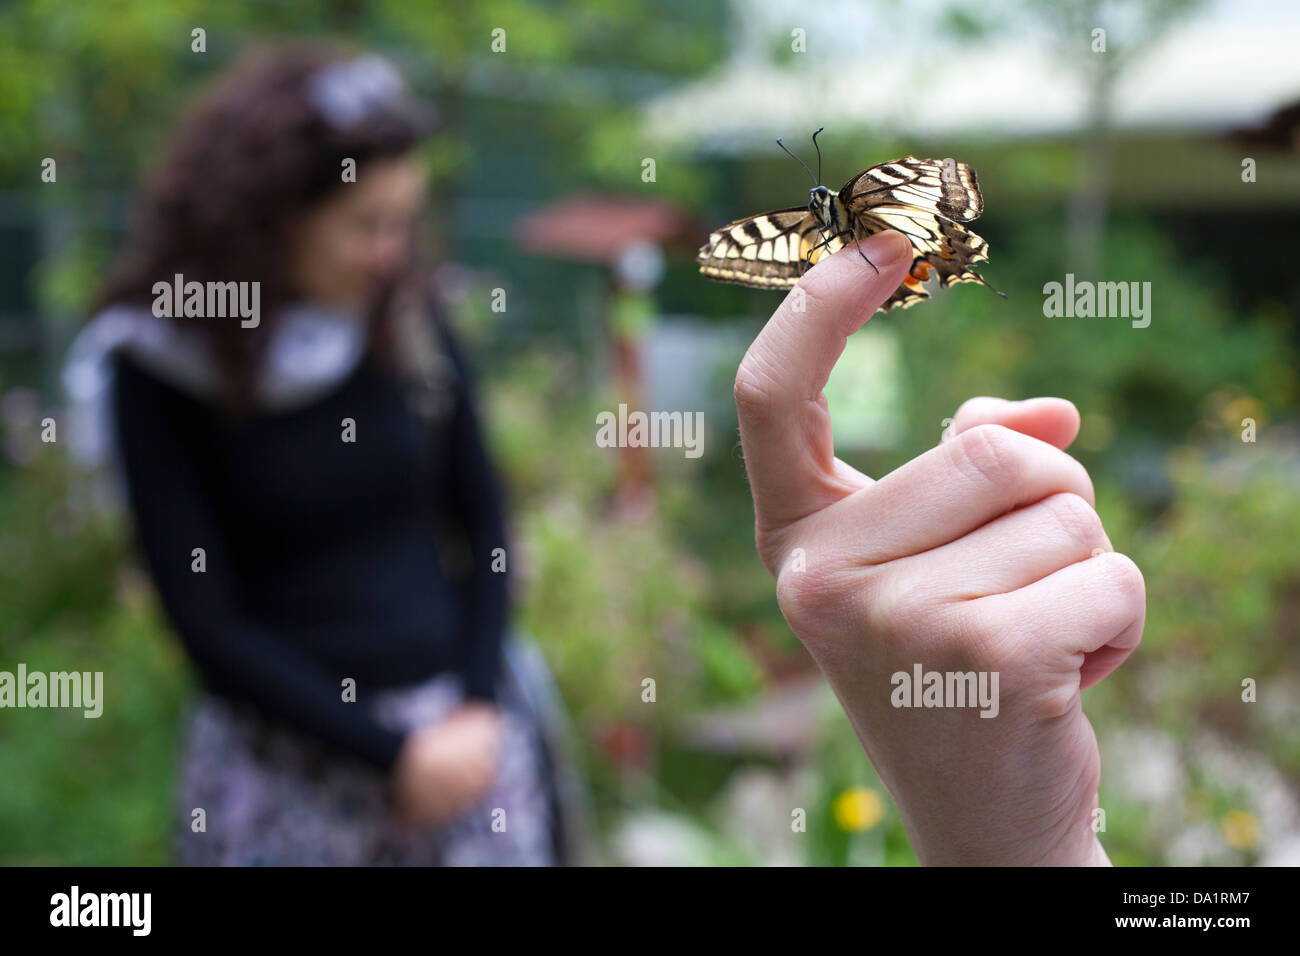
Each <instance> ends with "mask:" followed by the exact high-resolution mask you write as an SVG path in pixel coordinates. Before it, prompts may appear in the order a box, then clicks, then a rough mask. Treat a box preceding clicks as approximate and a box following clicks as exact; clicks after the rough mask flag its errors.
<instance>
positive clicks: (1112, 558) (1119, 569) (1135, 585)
mask: <svg viewBox="0 0 1300 956" xmlns="http://www.w3.org/2000/svg"><path fill="white" fill-rule="evenodd" d="M1106 558H1107V561H1106V566H1107V568H1108V569H1109V570H1110V575H1111V580H1112V583H1113V586H1114V587H1115V588H1116V589H1117V590H1118V591H1119V592H1120V594H1122V595H1123V596H1124V597H1125V598H1126V599H1127V600H1129V601H1130V602H1132V603H1133V604H1134V605H1135V606H1137V605H1141V606H1145V605H1146V595H1147V585H1146V580H1145V579H1144V578H1143V577H1142V571H1141V569H1140V568H1138V566H1137V563H1136V562H1135V561H1134V560H1133V559H1132V558H1130V557H1129V556H1128V555H1126V554H1119V553H1108V554H1107V555H1106Z"/></svg>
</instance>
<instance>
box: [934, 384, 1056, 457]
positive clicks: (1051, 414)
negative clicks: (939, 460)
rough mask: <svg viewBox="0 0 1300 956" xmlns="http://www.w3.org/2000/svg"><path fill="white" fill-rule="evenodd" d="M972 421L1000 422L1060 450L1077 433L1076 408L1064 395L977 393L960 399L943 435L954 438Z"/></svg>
mask: <svg viewBox="0 0 1300 956" xmlns="http://www.w3.org/2000/svg"><path fill="white" fill-rule="evenodd" d="M976 425H1002V426H1004V427H1006V428H1010V429H1011V430H1012V431H1017V432H1020V433H1021V434H1022V435H1028V436H1029V437H1030V438H1037V439H1038V440H1039V441H1044V442H1047V443H1048V444H1049V445H1055V446H1056V447H1057V448H1060V449H1061V450H1062V451H1064V450H1065V449H1066V448H1068V447H1069V445H1070V443H1071V442H1072V441H1074V439H1075V437H1076V436H1077V435H1078V434H1079V410H1078V409H1077V408H1075V407H1074V403H1073V402H1069V401H1066V400H1065V399H1064V398H1027V399H1025V400H1024V401H1019V402H1012V401H1008V400H1007V399H1005V398H990V397H988V396H980V397H979V398H971V399H968V400H967V401H965V402H963V403H962V406H961V408H959V409H957V414H956V415H954V416H953V419H952V429H951V431H950V432H949V433H948V434H946V435H945V436H944V438H945V439H947V438H955V437H956V436H957V435H959V434H961V433H962V432H964V431H966V430H968V429H971V428H974V427H975V426H976Z"/></svg>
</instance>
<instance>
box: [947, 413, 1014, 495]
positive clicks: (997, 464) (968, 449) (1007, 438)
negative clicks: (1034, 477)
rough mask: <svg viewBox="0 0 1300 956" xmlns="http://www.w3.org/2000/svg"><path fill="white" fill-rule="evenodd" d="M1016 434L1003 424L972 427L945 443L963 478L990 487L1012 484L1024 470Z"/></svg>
mask: <svg viewBox="0 0 1300 956" xmlns="http://www.w3.org/2000/svg"><path fill="white" fill-rule="evenodd" d="M1015 435H1016V433H1015V432H1013V431H1012V430H1011V429H1009V428H1006V427H1005V426H1003V425H976V426H975V427H974V428H970V429H967V430H966V431H964V432H962V433H961V434H960V435H958V436H957V440H956V441H953V442H949V443H948V447H949V448H950V449H951V450H950V451H949V454H950V455H951V456H953V457H954V459H955V461H954V464H955V465H956V467H957V468H958V469H959V470H960V471H961V472H962V473H963V474H965V475H967V476H968V477H972V478H977V479H980V480H982V481H984V482H987V483H988V484H991V485H1009V484H1014V483H1015V482H1016V481H1017V480H1018V479H1019V477H1020V475H1021V473H1022V471H1023V469H1024V451H1023V448H1022V446H1021V444H1020V443H1019V442H1018V441H1017V440H1016V437H1015Z"/></svg>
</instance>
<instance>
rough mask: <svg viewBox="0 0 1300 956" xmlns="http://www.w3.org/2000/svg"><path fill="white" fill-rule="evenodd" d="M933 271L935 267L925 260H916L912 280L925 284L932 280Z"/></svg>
mask: <svg viewBox="0 0 1300 956" xmlns="http://www.w3.org/2000/svg"><path fill="white" fill-rule="evenodd" d="M933 271H934V266H932V265H930V263H928V262H926V261H925V260H924V259H918V260H916V264H915V265H913V266H912V278H913V279H917V280H919V281H921V282H924V281H925V280H927V279H928V278H930V273H932V272H933Z"/></svg>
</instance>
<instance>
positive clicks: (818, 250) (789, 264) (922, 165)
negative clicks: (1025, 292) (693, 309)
mask: <svg viewBox="0 0 1300 956" xmlns="http://www.w3.org/2000/svg"><path fill="white" fill-rule="evenodd" d="M820 132H821V130H820V129H819V130H817V133H820ZM817 133H813V145H814V146H816V145H817ZM777 145H779V146H780V147H781V148H782V149H785V145H784V144H783V143H782V142H781V141H780V140H779V139H778V140H777ZM786 152H787V153H789V152H790V151H789V150H788V149H786ZM790 155H791V156H794V154H793V153H790ZM794 158H795V159H796V160H798V159H799V158H798V157H797V156H794ZM799 163H800V165H802V166H803V167H804V169H806V170H808V175H809V176H812V170H809V169H808V167H807V166H806V165H804V164H803V161H802V160H799ZM817 168H818V175H817V176H816V177H814V179H813V181H814V184H815V185H814V186H813V188H812V189H810V190H809V196H810V201H809V203H808V205H807V207H803V206H796V207H794V208H793V209H778V210H775V211H774V212H767V213H763V214H762V215H759V216H750V217H748V218H746V219H737V220H736V221H735V222H732V223H728V224H727V225H725V226H723V227H722V228H721V229H718V230H716V231H714V232H713V233H712V234H711V235H710V236H709V241H708V242H706V243H705V244H704V245H703V246H701V247H700V251H699V254H698V255H697V256H696V261H697V262H698V263H699V264H700V272H701V273H702V274H703V275H705V276H707V277H708V278H710V279H716V280H717V281H719V282H730V283H733V284H735V285H743V286H750V287H751V288H755V289H789V288H792V287H793V286H794V285H795V283H796V282H798V281H799V277H800V276H801V275H803V274H804V273H805V272H807V271H808V270H809V269H810V268H812V267H813V266H814V265H816V264H817V263H818V262H820V261H821V259H822V258H823V257H825V256H829V255H831V254H832V253H835V252H838V251H839V250H840V249H842V248H844V247H845V246H847V245H848V244H849V243H855V244H857V245H858V252H859V253H860V254H862V258H864V259H867V257H866V254H865V253H862V246H861V241H862V240H863V239H865V238H866V237H867V236H870V235H871V234H872V233H876V232H880V231H882V230H885V229H896V230H898V231H899V232H901V233H902V234H903V235H905V236H907V238H908V239H910V240H911V242H912V267H911V269H909V270H908V273H907V278H905V279H904V280H903V284H902V285H900V286H899V287H898V288H897V289H896V290H895V291H894V292H893V293H892V294H891V295H890V297H889V298H888V299H886V300H885V303H884V305H882V306H881V307H880V308H881V309H882V310H883V311H885V312H888V311H889V310H890V309H892V308H894V307H895V306H900V307H902V308H907V307H909V306H912V305H915V304H916V303H918V302H921V301H923V300H924V299H926V298H928V297H929V295H930V293H929V291H928V289H927V288H926V284H927V283H928V282H929V280H931V279H933V278H935V277H937V279H938V282H939V283H940V284H942V285H943V286H945V287H947V286H952V285H955V284H956V283H958V282H980V283H983V284H984V285H985V286H988V288H989V289H991V290H992V291H994V292H996V293H997V294H998V295H1000V296H1002V298H1004V299H1005V298H1006V296H1005V295H1004V294H1003V293H1001V292H998V290H997V289H994V288H993V287H992V286H990V285H989V284H988V283H987V282H985V281H984V278H983V277H982V276H981V275H979V274H978V273H976V272H975V271H973V270H972V269H971V268H970V266H971V264H972V263H976V262H986V261H988V248H989V244H988V243H987V242H985V241H984V240H983V239H982V238H980V237H979V236H977V235H976V234H975V233H973V232H971V231H970V230H969V229H967V228H966V227H965V226H964V225H963V223H967V222H970V221H971V220H973V219H977V218H979V215H980V213H982V212H983V211H984V197H983V196H982V195H980V188H979V181H978V180H977V179H976V177H975V170H973V169H971V168H970V166H968V165H966V164H965V163H959V162H957V161H956V160H955V159H917V158H916V157H915V156H904V157H903V158H902V159H895V160H891V161H890V162H887V163H880V164H879V165H876V166H872V167H870V168H869V169H864V170H863V171H862V172H860V173H858V175H856V176H854V177H853V178H852V179H850V180H849V181H848V182H847V183H846V184H845V185H844V188H843V189H841V190H840V191H839V195H836V194H834V193H832V192H831V191H830V190H829V189H827V188H826V187H825V186H823V185H821V175H820V173H821V148H820V147H818V149H817ZM867 262H868V263H871V260H870V259H867ZM872 267H873V268H874V267H875V266H874V264H872Z"/></svg>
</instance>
